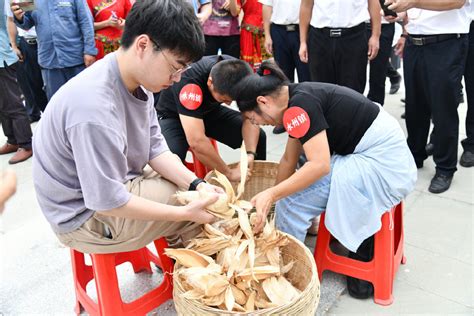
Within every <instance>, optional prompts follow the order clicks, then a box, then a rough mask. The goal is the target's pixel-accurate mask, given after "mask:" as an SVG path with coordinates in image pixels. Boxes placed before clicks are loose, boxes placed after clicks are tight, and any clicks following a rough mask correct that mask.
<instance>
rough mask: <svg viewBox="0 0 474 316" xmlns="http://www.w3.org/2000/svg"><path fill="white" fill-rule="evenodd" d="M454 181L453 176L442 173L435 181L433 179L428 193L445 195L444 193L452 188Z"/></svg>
mask: <svg viewBox="0 0 474 316" xmlns="http://www.w3.org/2000/svg"><path fill="white" fill-rule="evenodd" d="M452 180H453V176H452V175H451V176H448V175H445V174H442V173H438V172H437V173H436V174H435V176H434V177H433V179H431V183H430V186H429V188H428V191H430V192H431V193H435V194H438V193H443V192H444V191H447V190H448V189H449V187H450V186H451V181H452Z"/></svg>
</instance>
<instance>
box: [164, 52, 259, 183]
mask: <svg viewBox="0 0 474 316" xmlns="http://www.w3.org/2000/svg"><path fill="white" fill-rule="evenodd" d="M191 66H192V67H191V69H189V70H188V71H186V73H185V74H183V76H182V79H181V81H180V82H179V83H177V84H175V85H173V86H172V87H170V88H169V89H167V90H164V91H162V92H161V93H160V99H159V101H158V104H157V107H156V109H157V112H158V118H159V123H160V126H161V130H162V132H163V135H164V136H165V138H166V142H167V143H168V146H169V147H170V150H171V151H172V152H173V153H175V154H176V155H178V156H179V157H180V158H181V160H183V161H184V159H185V158H186V153H187V151H188V149H189V148H191V149H192V150H193V152H194V154H195V155H196V156H197V159H199V161H201V162H202V163H203V164H204V165H205V166H206V167H208V168H209V169H217V170H218V171H220V172H221V173H223V174H224V175H226V176H227V178H229V180H231V181H239V179H240V168H239V166H237V167H236V168H229V167H228V166H227V164H226V163H225V162H224V161H223V160H222V158H221V157H220V156H219V153H218V152H217V151H216V150H215V149H214V148H213V146H212V144H211V141H210V139H209V138H213V139H215V140H217V141H219V142H221V143H223V144H226V145H227V146H229V147H231V148H234V149H236V148H239V147H240V145H241V144H242V140H244V141H245V146H246V148H247V151H248V152H247V153H248V158H249V165H250V167H251V166H252V162H253V161H254V159H258V160H265V159H266V136H265V132H264V131H263V130H261V129H259V127H258V126H254V125H252V124H251V123H250V121H248V120H242V115H241V114H240V112H239V111H236V110H233V109H231V108H229V107H228V106H222V105H221V104H222V103H225V104H226V105H230V103H231V102H232V100H233V99H232V97H230V91H231V89H232V88H233V86H235V85H236V84H237V83H238V82H239V81H240V80H241V79H242V78H243V77H245V76H248V75H251V74H253V71H252V69H251V68H250V66H249V65H248V64H247V63H246V62H244V61H242V60H239V59H235V58H234V57H231V56H228V55H221V56H206V57H204V58H202V59H201V60H200V61H198V62H197V63H194V64H192V65H191Z"/></svg>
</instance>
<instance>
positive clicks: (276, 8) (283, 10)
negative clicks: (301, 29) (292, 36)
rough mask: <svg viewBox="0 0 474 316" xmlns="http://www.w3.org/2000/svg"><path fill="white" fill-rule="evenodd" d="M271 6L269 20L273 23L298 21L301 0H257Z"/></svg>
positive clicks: (283, 23) (293, 22)
mask: <svg viewBox="0 0 474 316" xmlns="http://www.w3.org/2000/svg"><path fill="white" fill-rule="evenodd" d="M258 2H260V3H261V4H264V5H268V6H270V7H272V9H273V11H272V17H271V18H270V22H272V23H275V24H282V25H288V24H298V23H299V22H300V6H301V0H258Z"/></svg>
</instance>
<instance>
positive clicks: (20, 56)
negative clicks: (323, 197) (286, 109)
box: [0, 0, 474, 193]
mask: <svg viewBox="0 0 474 316" xmlns="http://www.w3.org/2000/svg"><path fill="white" fill-rule="evenodd" d="M134 2H135V1H134V0H87V1H86V0H68V1H35V3H34V5H35V7H34V9H33V10H31V11H26V12H25V11H23V10H21V9H20V7H19V6H18V5H16V4H15V1H13V2H11V3H10V1H9V0H1V3H0V4H1V10H2V11H1V13H2V18H1V19H0V20H1V21H0V27H1V28H0V40H1V48H0V51H1V55H0V56H1V58H2V60H1V65H0V70H1V71H0V73H1V74H0V75H1V80H0V84H1V86H2V96H1V100H0V104H1V107H0V116H1V122H2V127H3V130H4V134H5V136H6V137H7V142H6V143H5V144H4V145H3V146H2V147H0V154H8V153H14V155H13V156H12V157H11V159H10V160H9V162H10V163H11V164H14V163H18V162H21V161H24V160H26V159H28V158H30V157H31V156H32V154H33V152H32V150H31V137H32V132H31V127H30V123H33V122H36V121H38V120H40V119H41V114H42V113H43V112H44V111H45V109H46V107H47V103H48V100H51V98H52V97H53V95H54V94H55V93H56V92H57V91H58V89H59V88H60V87H61V86H63V85H64V84H66V82H67V81H68V80H70V79H71V78H72V77H74V76H76V75H77V74H78V73H80V72H81V71H82V70H84V69H85V68H86V67H89V66H91V65H92V64H93V63H94V62H96V61H97V60H100V59H102V58H103V57H104V56H105V55H107V54H109V53H111V52H114V51H116V50H117V49H118V48H119V47H120V45H121V37H122V32H123V29H124V25H125V23H126V20H127V15H128V13H129V12H130V10H131V7H132V5H133V3H134ZM187 2H189V3H191V5H192V6H193V9H194V12H195V14H196V16H197V17H198V19H199V22H200V24H201V25H202V29H203V33H204V36H205V41H206V48H205V55H208V56H212V55H219V54H222V55H229V56H231V57H234V58H240V59H241V60H243V61H245V62H247V63H248V64H249V65H250V67H251V68H252V69H253V70H254V71H256V70H257V69H258V67H259V66H260V65H261V63H262V61H264V60H267V59H273V60H274V61H275V62H276V63H277V64H278V65H279V67H280V68H281V69H282V70H283V72H284V73H285V75H286V77H287V78H288V79H289V80H290V82H295V81H297V82H305V81H317V82H326V83H333V84H338V85H341V86H346V87H349V88H351V89H353V90H355V91H358V92H360V93H363V92H364V91H365V90H366V82H367V81H368V83H369V86H368V89H367V90H368V91H367V97H368V98H369V99H370V100H372V101H374V102H376V103H378V104H380V105H382V106H383V104H384V101H385V82H386V78H387V77H388V78H389V79H390V83H391V87H390V93H391V94H393V93H396V92H397V91H398V89H399V88H400V83H401V81H402V76H401V74H400V73H399V72H398V71H397V69H398V68H399V66H400V57H402V56H403V57H404V58H403V60H404V76H403V79H404V80H405V87H406V96H405V97H404V98H403V101H404V102H406V113H404V114H403V118H405V117H406V125H407V132H408V145H409V147H410V149H411V152H412V154H413V157H414V159H415V161H416V164H417V166H418V168H421V167H423V161H424V160H425V159H426V158H427V157H428V156H429V155H433V159H434V161H435V164H436V174H435V176H434V177H433V180H432V183H431V184H430V187H429V190H430V191H431V192H433V193H440V192H444V191H445V190H447V189H448V188H449V186H450V183H451V180H452V178H453V174H454V172H455V171H456V169H457V168H456V166H457V162H458V159H457V146H458V137H459V130H458V129H459V128H458V126H459V124H458V121H459V119H458V114H457V106H458V104H459V102H460V101H461V100H463V99H464V98H463V95H462V85H461V80H462V77H463V76H464V80H465V88H466V91H467V105H468V113H467V118H466V123H465V124H466V132H467V138H466V139H464V140H463V141H462V142H461V143H462V146H463V148H464V151H463V154H462V156H461V159H460V165H461V166H464V167H472V166H473V165H474V139H473V138H474V136H473V133H474V131H473V129H474V119H473V115H474V114H473V112H474V110H473V109H472V107H473V94H474V92H473V80H474V79H473V77H474V74H473V67H474V66H473V64H474V62H473V60H474V55H473V54H474V49H473V41H474V39H473V37H474V36H473V35H472V32H473V26H472V18H473V17H472V15H473V13H472V11H473V9H472V6H473V5H472V4H470V1H469V0H468V1H450V2H449V3H451V6H448V5H445V6H444V7H442V6H441V7H436V6H434V5H427V6H426V7H425V8H410V9H409V10H405V11H403V10H401V9H400V8H402V9H403V5H404V1H402V0H393V1H392V0H388V1H386V2H387V3H386V5H385V4H383V1H382V2H380V1H377V0H358V1H344V0H340V1H329V0H328V1H314V0H301V1H300V0H188V1H187ZM381 4H382V6H381ZM390 6H391V7H392V8H397V11H398V13H394V11H391V10H390ZM397 6H398V7H397ZM400 10H401V11H400ZM402 27H403V28H402ZM469 34H470V35H471V36H470V37H468V35H469ZM431 64H436V65H437V67H432V66H430V65H431ZM367 65H369V68H370V70H369V72H368V74H369V78H368V80H367V77H366V76H367ZM459 91H461V93H460V92H459ZM155 103H157V102H155ZM431 122H432V123H433V125H434V129H433V132H432V134H431V137H430V139H429V140H428V139H427V135H428V132H429V130H430V123H431ZM282 132H285V129H284V128H283V126H276V127H275V129H274V133H282Z"/></svg>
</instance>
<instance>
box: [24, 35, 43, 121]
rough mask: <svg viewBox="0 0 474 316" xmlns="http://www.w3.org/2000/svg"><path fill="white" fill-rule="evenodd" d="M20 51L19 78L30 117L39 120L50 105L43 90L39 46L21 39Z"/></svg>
mask: <svg viewBox="0 0 474 316" xmlns="http://www.w3.org/2000/svg"><path fill="white" fill-rule="evenodd" d="M19 47H20V50H21V53H22V54H23V62H20V63H18V69H17V78H18V85H19V86H20V89H21V91H22V92H23V95H24V96H25V101H26V102H25V106H26V112H27V114H28V116H29V117H30V118H32V119H39V118H40V117H41V112H43V111H44V110H45V108H46V104H48V98H47V97H46V93H45V92H44V90H43V77H42V76H41V68H40V66H39V65H38V45H37V44H28V43H27V42H26V40H25V39H24V38H23V37H20V46H19Z"/></svg>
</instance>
